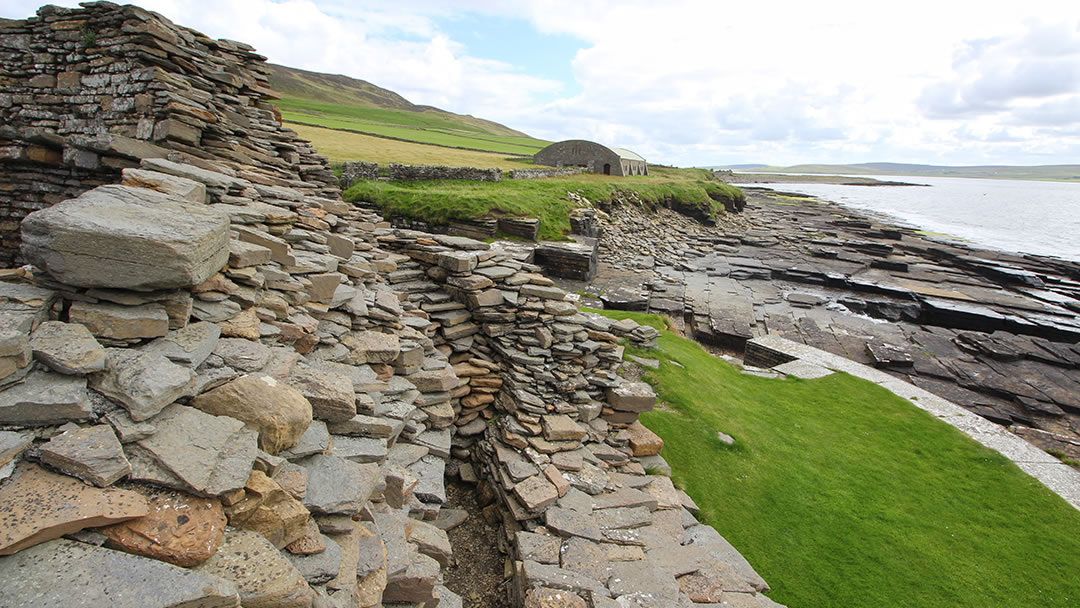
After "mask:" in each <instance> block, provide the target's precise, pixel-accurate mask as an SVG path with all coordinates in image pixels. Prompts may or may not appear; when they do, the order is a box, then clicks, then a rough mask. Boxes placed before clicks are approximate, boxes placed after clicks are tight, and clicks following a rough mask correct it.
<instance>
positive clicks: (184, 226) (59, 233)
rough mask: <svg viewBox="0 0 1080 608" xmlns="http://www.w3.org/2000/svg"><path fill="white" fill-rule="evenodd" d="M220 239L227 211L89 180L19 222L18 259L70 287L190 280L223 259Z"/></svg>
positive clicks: (167, 284)
mask: <svg viewBox="0 0 1080 608" xmlns="http://www.w3.org/2000/svg"><path fill="white" fill-rule="evenodd" d="M228 241H229V218H228V216H226V215H224V214H222V213H218V212H215V211H212V210H210V209H208V208H207V207H206V206H204V205H193V204H188V203H184V202H180V201H179V199H176V198H174V197H171V196H168V195H165V194H161V193H158V192H154V191H152V190H147V189H145V188H132V187H128V186H101V187H98V188H95V189H93V190H90V191H89V192H86V193H84V194H83V195H81V196H79V197H78V198H75V199H71V200H67V201H64V202H62V203H60V204H58V205H54V206H52V207H50V208H48V209H42V210H40V211H35V212H33V213H31V214H30V215H28V216H26V219H24V220H23V222H22V247H23V255H24V256H26V259H27V260H28V261H29V262H31V263H32V264H34V265H35V266H38V267H41V268H44V269H45V270H46V271H47V272H48V273H49V274H50V275H52V276H53V278H55V279H57V280H58V281H60V282H62V283H65V284H68V285H74V286H77V287H114V288H121V289H135V290H147V291H148V290H153V289H168V288H184V287H191V286H193V285H198V284H199V283H202V282H203V281H205V280H206V279H207V278H209V277H210V276H212V275H213V274H214V273H215V272H217V271H218V270H220V269H221V267H222V266H224V265H225V264H226V263H227V262H228V260H229V246H228Z"/></svg>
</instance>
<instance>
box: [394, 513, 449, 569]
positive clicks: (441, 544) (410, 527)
mask: <svg viewBox="0 0 1080 608" xmlns="http://www.w3.org/2000/svg"><path fill="white" fill-rule="evenodd" d="M405 534H406V536H407V537H408V540H409V542H410V543H412V544H414V545H416V548H417V549H418V550H419V551H420V553H423V554H424V555H426V556H428V557H430V558H432V559H434V560H435V561H437V562H439V565H440V566H442V567H443V568H448V567H450V565H451V563H452V562H453V558H454V550H453V548H452V547H451V546H450V537H449V536H447V535H446V532H445V531H443V530H440V529H439V528H438V527H436V526H434V525H432V524H429V523H427V522H425V521H418V520H415V519H410V520H409V521H408V523H407V524H406V526H405Z"/></svg>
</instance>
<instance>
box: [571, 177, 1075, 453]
mask: <svg viewBox="0 0 1080 608" xmlns="http://www.w3.org/2000/svg"><path fill="white" fill-rule="evenodd" d="M746 192H747V201H748V203H747V208H746V209H745V211H744V212H743V213H742V214H738V215H732V214H729V215H727V216H725V218H724V220H722V221H721V223H720V224H719V225H718V226H717V227H715V228H710V227H706V226H702V225H700V224H697V223H695V222H693V221H692V220H689V219H688V218H685V217H682V216H679V215H677V214H674V213H670V212H667V211H664V210H661V211H660V213H659V214H656V215H652V214H644V213H642V212H641V211H640V210H639V209H637V208H635V207H633V206H631V205H619V206H615V207H611V208H607V209H606V213H605V212H603V211H598V212H596V213H595V216H596V217H595V222H594V223H595V224H596V226H598V227H599V228H600V230H601V237H600V241H599V259H600V264H599V267H598V271H597V274H596V277H595V278H594V279H593V280H592V281H589V282H585V281H572V280H564V281H563V282H561V283H560V284H561V285H563V286H564V287H566V288H567V289H571V290H583V291H584V292H585V293H587V294H590V295H592V296H593V297H594V303H595V304H597V305H603V306H606V307H609V308H620V309H629V310H648V311H651V312H660V313H664V314H668V315H670V316H672V317H673V318H674V319H675V320H676V321H677V322H678V323H680V324H683V325H685V327H686V329H687V330H688V331H689V332H690V333H692V334H693V335H694V336H695V337H696V338H697V339H698V340H700V341H702V342H704V343H706V344H711V345H713V346H715V347H716V348H718V349H721V350H724V351H726V352H728V353H730V354H734V355H739V354H741V352H742V349H743V347H744V345H745V343H746V341H747V340H748V339H750V338H752V337H755V336H760V335H765V334H769V333H775V334H779V335H781V336H783V337H786V338H789V339H792V340H795V341H798V342H802V343H805V344H808V345H811V346H815V347H817V348H821V349H823V350H826V351H829V352H833V353H837V354H841V355H843V356H846V357H848V358H850V359H853V360H855V361H858V362H861V363H866V364H870V365H874V366H877V367H879V368H881V369H883V370H886V371H888V372H890V373H892V374H894V375H897V376H900V377H903V378H905V379H907V380H908V381H910V382H912V383H913V384H915V385H917V386H919V387H922V388H924V389H926V390H928V391H930V392H932V393H934V394H937V395H939V396H941V397H944V398H946V399H948V400H950V401H953V402H955V403H957V404H959V405H961V406H963V407H965V408H967V409H969V410H970V411H973V412H975V413H978V414H979V415H981V416H983V417H985V418H987V419H989V420H992V421H994V422H997V423H999V424H1002V425H1005V426H1008V427H1010V428H1012V429H1014V431H1015V432H1017V433H1018V434H1021V435H1022V436H1024V437H1025V438H1027V439H1028V440H1029V441H1031V442H1033V443H1035V444H1036V445H1038V446H1039V447H1043V448H1044V449H1048V450H1052V451H1055V452H1056V453H1059V454H1062V455H1065V456H1067V457H1069V458H1072V459H1074V460H1075V459H1076V458H1077V457H1078V456H1080V378H1078V375H1077V373H1076V370H1077V369H1078V367H1080V344H1078V342H1080V264H1077V263H1074V262H1069V261H1064V260H1060V259H1055V258H1045V257H1038V256H1031V255H1018V254H1009V253H1004V252H997V251H989V250H981V249H977V248H972V247H969V246H966V245H962V244H957V243H952V242H948V241H945V240H942V239H939V238H935V237H930V236H925V235H922V234H919V233H917V232H916V231H915V230H913V229H910V228H905V227H898V226H893V225H889V224H888V223H887V222H883V221H881V220H879V219H875V218H872V217H868V216H866V215H863V214H860V213H858V212H855V211H852V210H850V209H846V208H844V207H842V206H840V205H837V204H833V203H829V202H825V201H820V200H814V199H811V198H809V197H805V196H802V195H785V194H783V193H778V192H773V191H770V190H764V189H755V188H746Z"/></svg>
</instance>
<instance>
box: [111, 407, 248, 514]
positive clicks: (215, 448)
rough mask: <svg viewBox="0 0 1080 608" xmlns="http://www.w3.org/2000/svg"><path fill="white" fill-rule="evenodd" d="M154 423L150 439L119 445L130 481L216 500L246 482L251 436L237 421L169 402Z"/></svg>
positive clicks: (242, 424) (244, 426) (241, 423)
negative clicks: (128, 469)
mask: <svg viewBox="0 0 1080 608" xmlns="http://www.w3.org/2000/svg"><path fill="white" fill-rule="evenodd" d="M154 425H155V426H156V427H157V431H156V432H155V433H154V434H153V435H151V436H150V437H147V438H145V439H140V440H139V441H137V442H135V443H132V444H128V445H127V446H125V447H124V451H125V452H126V453H127V456H128V460H129V461H131V477H132V479H136V480H142V481H149V482H152V483H156V484H158V485H161V486H165V487H167V488H173V489H177V490H183V491H187V492H191V493H193V494H196V495H199V496H219V495H221V494H224V493H226V492H231V491H233V490H238V489H240V488H243V487H244V485H245V484H246V483H247V479H248V474H249V473H250V472H251V466H252V463H254V462H255V455H256V453H257V451H258V449H257V446H256V436H257V433H256V431H255V430H253V429H251V428H250V427H247V426H246V425H245V424H244V423H243V422H241V421H239V420H237V419H235V418H230V417H228V416H214V415H211V414H207V413H205V412H202V411H200V410H197V409H195V408H193V407H187V406H183V405H178V404H173V405H170V406H169V407H167V408H165V409H164V410H162V412H161V413H160V414H158V415H157V417H155V418H154Z"/></svg>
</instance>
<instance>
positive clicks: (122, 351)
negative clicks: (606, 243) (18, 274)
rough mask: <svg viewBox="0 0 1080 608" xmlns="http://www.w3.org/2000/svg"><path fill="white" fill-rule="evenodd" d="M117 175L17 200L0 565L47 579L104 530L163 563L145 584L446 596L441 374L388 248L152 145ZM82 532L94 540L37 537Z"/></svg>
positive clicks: (88, 551)
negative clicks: (151, 155) (28, 203)
mask: <svg viewBox="0 0 1080 608" xmlns="http://www.w3.org/2000/svg"><path fill="white" fill-rule="evenodd" d="M200 179H201V180H202V181H198V180H200ZM124 180H125V184H126V185H113V186H102V187H99V188H97V189H94V190H91V191H89V192H87V193H85V194H83V195H82V196H80V197H78V198H76V199H72V200H69V201H65V202H63V203H61V204H59V205H56V206H54V207H52V208H50V209H46V210H42V211H38V212H35V213H33V214H31V215H30V216H28V217H27V219H26V220H25V221H24V223H23V230H24V239H23V246H24V252H25V256H26V258H27V259H28V260H30V261H31V262H32V263H33V264H34V265H35V270H34V277H35V279H36V281H35V284H34V285H29V284H25V283H0V298H2V306H3V310H4V314H3V315H2V317H0V318H2V320H3V327H4V328H5V333H4V340H3V346H4V347H5V349H6V350H5V351H4V354H5V355H6V356H7V360H9V361H10V365H8V366H7V367H5V368H4V370H2V371H4V372H5V376H4V378H3V380H2V381H3V382H5V383H7V384H8V385H9V386H7V387H6V388H5V389H4V390H3V391H2V392H0V425H4V426H5V427H7V428H11V429H13V431H11V432H5V434H4V436H3V437H2V438H3V439H4V447H5V457H4V462H2V463H0V465H2V466H3V469H2V470H3V471H4V475H5V476H7V475H11V479H10V480H8V481H7V482H6V483H5V485H4V486H3V487H2V488H0V517H3V518H4V519H5V520H6V521H7V522H8V523H10V524H11V525H10V526H5V533H4V535H3V537H2V538H0V552H2V553H5V554H6V553H15V555H13V556H12V557H11V558H3V559H0V570H4V571H7V570H5V569H9V568H14V569H18V570H19V571H20V572H21V574H20V575H19V576H18V577H15V576H14V575H10V576H9V575H4V576H5V579H6V580H7V579H9V578H18V579H19V580H20V581H21V580H33V581H36V582H35V584H34V585H31V586H28V587H27V588H26V589H23V590H22V591H20V593H23V592H24V591H25V593H28V594H31V593H35V591H34V589H36V588H40V587H47V588H50V589H51V591H50V592H49V593H53V594H54V595H55V594H58V595H56V596H57V597H62V596H63V593H64V591H63V589H64V586H62V585H61V586H60V587H56V585H53V584H43V583H42V581H43V580H53V579H50V578H49V577H55V572H54V571H55V569H56V568H57V567H58V564H61V563H63V564H70V567H71V568H73V569H75V570H76V571H81V570H79V569H81V568H90V567H97V566H92V565H93V564H100V563H101V562H102V561H103V560H104V561H105V562H107V561H108V560H110V559H120V558H119V557H115V558H114V557H113V556H114V554H115V553H116V551H117V550H118V551H122V552H125V553H123V554H122V555H125V556H127V557H124V558H123V560H122V561H123V563H124V565H123V567H124V568H129V569H135V570H138V571H144V570H145V571H146V572H150V571H151V570H153V569H154V568H160V567H159V566H155V565H154V564H158V563H161V561H164V562H167V564H166V565H168V568H166V570H165V571H164V573H163V574H160V575H159V576H157V578H156V579H155V580H157V581H158V583H159V584H160V585H161V587H162V588H161V589H158V588H157V587H156V586H155V587H154V589H153V590H152V591H153V592H155V593H160V594H162V596H163V597H164V596H168V601H169V602H173V601H178V600H177V599H176V597H177V596H175V594H176V593H181V592H183V593H195V591H193V589H203V590H204V591H206V593H208V594H211V595H208V596H205V597H202V596H200V597H202V600H204V601H206V602H208V603H207V605H232V604H231V603H229V602H234V601H236V598H239V599H240V601H243V602H244V603H245V604H247V603H251V604H253V605H254V604H258V605H267V606H279V605H280V606H286V605H288V606H292V605H308V604H309V603H310V602H312V601H315V600H316V599H317V598H321V600H319V601H323V602H330V603H328V604H325V605H340V606H346V605H347V606H376V605H380V603H382V605H393V603H392V602H395V601H400V602H419V603H428V604H430V605H435V604H434V603H433V602H437V601H439V597H440V596H441V597H443V598H446V600H447V601H448V602H449V605H453V602H454V601H455V596H454V595H453V594H452V592H449V591H448V590H445V588H441V586H440V583H441V566H444V565H446V564H448V563H449V556H450V546H449V541H448V540H447V538H446V535H445V532H443V531H442V530H440V529H438V528H436V527H434V525H433V524H431V523H425V522H424V520H427V521H428V522H430V521H433V520H435V519H436V518H437V516H438V514H439V510H440V507H441V505H442V504H443V503H444V502H445V500H446V494H445V489H444V482H443V471H444V467H445V460H446V458H447V457H448V456H449V452H450V447H451V427H453V423H454V411H453V409H452V408H451V407H450V406H449V400H450V397H449V392H450V391H451V390H453V389H456V388H457V387H458V384H459V380H458V377H457V376H456V374H455V373H454V368H453V367H452V365H451V364H450V363H449V361H448V360H447V356H446V354H444V353H443V352H441V351H440V350H438V349H436V348H435V344H434V341H433V340H432V338H431V336H432V335H433V333H434V332H433V330H432V329H430V327H429V326H431V325H432V323H431V322H430V321H428V320H427V319H425V318H424V314H423V313H422V312H421V311H419V309H418V308H417V307H416V306H414V305H412V304H411V303H409V302H407V301H403V298H402V294H401V292H396V291H393V290H391V289H390V286H389V285H388V284H387V283H386V282H385V280H384V279H383V278H382V277H383V276H391V275H392V276H395V277H396V276H398V275H395V274H394V273H395V272H401V271H399V270H398V268H397V264H398V263H399V262H408V260H409V259H410V258H408V257H406V256H403V255H397V254H392V253H389V252H386V251H383V250H381V249H379V248H378V247H376V245H375V243H377V241H376V234H377V231H376V224H375V223H374V222H372V221H370V220H378V218H373V217H369V216H367V215H365V214H364V212H362V211H361V210H359V209H356V208H353V207H351V206H349V205H346V204H343V203H341V202H340V201H335V200H330V199H321V198H317V197H310V196H305V195H304V193H303V192H302V191H299V190H293V189H290V188H285V187H269V186H260V185H256V184H252V183H250V182H244V181H242V180H239V179H238V178H233V177H230V176H227V175H224V174H217V173H212V172H209V171H206V170H201V169H198V168H195V167H192V166H190V165H180V164H177V163H171V162H169V161H162V160H148V161H146V163H145V164H144V168H141V169H137V170H132V169H128V170H125V173H124ZM144 186H151V187H152V188H153V189H150V188H148V187H144ZM210 191H215V192H216V194H217V198H216V200H217V201H219V202H215V203H210V202H209V201H210V200H214V199H211V197H210V196H208V192H210ZM233 193H235V194H233ZM174 216H175V219H172V218H173V217H174ZM11 446H14V447H11ZM9 448H10V449H9ZM53 471H58V472H59V473H60V474H59V475H58V474H57V473H54V472H53ZM69 476H70V477H69ZM76 478H77V479H76ZM122 479H124V480H127V483H126V485H125V486H124V489H123V490H119V489H117V488H116V486H115V484H116V482H117V481H119V480H122ZM59 480H70V481H64V482H63V483H66V484H67V485H66V486H64V487H70V488H71V490H70V493H69V494H66V495H62V496H59V497H54V496H53V494H54V493H53V492H52V491H51V490H50V488H51V487H53V486H55V485H56V484H58V483H61V482H60V481H59ZM80 480H82V481H80ZM121 499H122V500H121ZM72 500H77V501H78V502H79V503H80V504H82V503H84V502H85V503H87V504H88V505H90V506H88V507H87V511H86V512H85V513H82V512H78V513H67V512H66V511H65V509H66V507H64V505H65V504H68V502H70V501H72ZM20 501H22V502H20ZM117 501H121V502H122V503H123V504H122V505H121V506H122V507H124V508H123V509H120V508H119V507H114V506H106V505H113V504H114V503H116V502H117ZM162 501H165V502H167V503H168V504H170V505H172V508H175V509H177V510H179V511H182V512H184V513H190V514H191V515H188V516H187V517H188V518H189V519H188V520H186V523H183V524H181V525H180V527H179V528H177V529H175V531H174V533H175V535H176V536H177V538H178V539H181V540H177V541H176V542H178V543H181V545H180V546H173V545H172V544H170V543H168V542H166V543H165V544H164V545H162V544H161V543H157V542H151V541H147V540H146V538H147V532H146V531H147V530H149V529H155V530H156V529H159V527H160V526H166V523H162V522H161V521H158V520H155V519H153V517H154V513H157V512H159V511H160V507H158V506H156V505H158V504H159V503H161V502H162ZM98 503H100V504H102V507H101V510H98V511H95V510H94V507H93V505H94V504H98ZM22 504H26V505H30V504H34V505H35V506H34V507H33V509H34V510H33V512H34V513H35V514H36V516H35V517H31V518H25V517H21V518H20V517H19V516H20V515H21V513H20V510H22V509H24V507H20V506H19V505H22ZM25 508H29V507H25ZM196 515H197V517H196ZM148 518H149V519H148ZM176 521H177V520H175V518H174V520H173V523H172V524H170V525H172V526H175V525H176V523H175V522H176ZM16 522H19V523H18V525H16ZM226 523H228V524H229V525H230V526H231V527H230V528H229V529H228V530H226V528H225V524H226ZM106 524H112V525H110V526H107V527H100V526H103V525H106ZM85 528H94V529H95V530H96V531H98V532H100V533H101V534H104V536H105V538H108V539H109V540H107V541H106V548H103V547H96V546H94V547H92V548H88V547H82V546H81V545H76V546H73V545H72V544H71V543H70V542H69V541H60V540H53V539H56V538H58V537H59V536H60V535H62V534H65V533H71V532H75V531H78V530H81V529H85ZM168 529H170V530H172V529H173V528H168ZM234 529H235V531H233V530H234ZM171 533H172V532H171ZM183 539H186V540H183ZM42 543H44V544H42ZM31 547H34V549H33V551H36V553H34V555H35V556H37V557H35V558H34V559H35V561H34V562H33V563H35V564H38V563H40V564H42V565H43V566H42V568H45V569H43V570H39V569H36V568H30V567H29V566H27V565H26V564H25V563H24V562H23V558H22V557H20V555H22V553H21V551H22V550H23V549H30V548H31ZM39 547H41V548H39ZM45 548H48V550H46V549H45ZM129 553H131V554H134V555H133V556H128V554H129ZM252 554H255V555H259V556H261V557H260V560H259V564H260V566H259V567H258V568H254V569H251V568H238V567H237V564H239V563H241V562H242V560H243V558H242V557H241V556H244V555H248V556H250V555H252ZM43 556H45V557H43ZM135 556H141V557H135ZM41 560H44V561H41ZM56 560H62V561H56ZM159 560H160V561H159ZM169 564H171V565H169ZM358 564H359V565H358ZM178 566H179V567H178ZM66 567H68V566H65V568H66ZM50 568H51V569H52V570H49V569H50ZM10 572H15V570H11V571H10ZM10 572H9V574H10ZM50 572H53V574H50ZM196 575H197V576H198V577H201V578H196V579H192V578H191V577H193V576H196ZM36 577H37V578H36ZM40 577H44V578H40ZM189 579H190V580H196V581H200V582H199V584H200V585H201V587H198V586H192V585H188V586H187V587H184V586H183V585H180V583H179V581H181V580H189ZM107 580H109V581H112V582H110V583H109V584H115V585H121V587H116V588H114V589H112V590H113V591H115V592H120V591H121V590H122V589H123V588H122V584H123V581H122V580H120V579H117V580H115V581H113V579H107ZM170 586H172V587H175V591H168V589H169V588H171V587H170ZM20 589H22V588H21V587H20ZM67 592H70V593H79V592H80V590H79V589H78V588H77V587H71V586H68V587H67ZM214 594H217V595H220V596H221V598H219V599H220V603H213V602H215V601H218V600H217V599H214V598H216V597H217V595H214ZM17 597H23V598H24V599H25V598H30V597H34V598H35V601H37V600H38V599H40V598H39V596H31V595H26V596H23V595H19V596H17ZM42 597H43V596H42ZM49 597H53V596H51V595H50V596H49ZM185 598H186V599H187V600H190V599H192V598H191V597H187V596H185ZM181 599H183V598H181ZM185 601H186V600H185ZM162 602H165V600H162ZM152 604H153V603H152V602H151V604H148V605H152ZM160 605H170V604H168V603H162V604H160Z"/></svg>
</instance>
